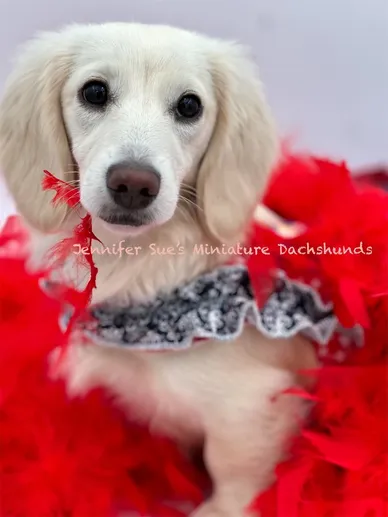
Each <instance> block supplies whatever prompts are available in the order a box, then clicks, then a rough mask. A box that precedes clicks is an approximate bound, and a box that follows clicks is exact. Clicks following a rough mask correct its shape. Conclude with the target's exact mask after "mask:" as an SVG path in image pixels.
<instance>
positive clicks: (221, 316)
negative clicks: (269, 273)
mask: <svg viewBox="0 0 388 517" xmlns="http://www.w3.org/2000/svg"><path fill="white" fill-rule="evenodd" d="M92 315H93V316H94V319H95V325H94V326H93V330H92V331H89V332H92V335H93V338H94V339H95V340H97V341H99V342H110V343H114V344H117V345H121V346H126V347H132V348H136V349H143V350H144V349H145V350H166V349H181V348H185V347H189V346H191V345H192V344H193V342H195V341H196V340H198V339H208V338H212V339H218V340H229V339H233V338H236V337H237V336H238V335H239V334H240V333H241V331H242V329H243V327H244V325H246V324H250V325H254V326H255V327H257V328H258V329H259V330H260V331H261V332H262V333H263V334H265V335H266V336H269V337H272V338H287V337H292V336H294V335H296V334H297V333H299V332H302V333H303V334H305V335H306V336H307V337H309V338H311V339H312V340H314V341H315V342H316V343H317V344H318V345H319V346H320V347H321V348H324V347H325V346H327V344H328V343H329V341H330V339H331V338H332V336H333V335H334V333H335V332H337V331H338V328H339V325H338V321H337V319H336V317H335V315H334V312H333V307H332V305H331V304H325V303H323V301H322V300H321V298H320V296H319V295H318V294H317V292H315V291H314V289H312V288H311V287H309V286H306V285H303V284H301V283H298V282H291V281H289V280H288V279H287V278H286V276H285V275H279V277H278V279H277V282H276V286H275V289H274V291H273V292H272V294H271V295H270V296H269V297H268V298H267V301H266V303H265V304H264V305H263V306H262V307H261V308H259V307H258V306H257V303H256V300H255V297H254V294H253V291H252V287H251V283H250V279H249V273H248V270H247V268H246V266H244V265H233V266H224V267H220V268H219V269H216V270H215V271H212V272H211V273H207V274H204V275H202V276H199V277H198V278H196V279H194V280H193V281H191V282H190V283H188V284H186V285H183V286H181V287H179V288H177V289H175V290H173V291H172V292H171V293H169V294H166V295H162V296H159V297H158V298H156V299H155V300H153V301H152V302H150V303H146V304H140V305H132V306H128V307H125V308H123V307H113V306H109V305H102V306H99V307H95V308H94V309H93V310H92ZM353 334H354V333H353ZM353 334H352V336H349V337H346V336H345V337H344V343H345V345H348V344H349V343H348V342H347V341H349V342H350V341H351V340H353V338H354V335H353ZM345 338H346V339H345ZM346 340H347V341H346Z"/></svg>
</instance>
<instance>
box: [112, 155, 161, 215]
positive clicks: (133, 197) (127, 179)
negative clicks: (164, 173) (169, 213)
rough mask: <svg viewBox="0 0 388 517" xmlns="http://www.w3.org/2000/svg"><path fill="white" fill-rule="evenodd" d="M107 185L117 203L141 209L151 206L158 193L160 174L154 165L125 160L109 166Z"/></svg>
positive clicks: (124, 206)
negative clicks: (149, 165)
mask: <svg viewBox="0 0 388 517" xmlns="http://www.w3.org/2000/svg"><path fill="white" fill-rule="evenodd" d="M106 185H107V187H108V191H109V193H110V195H111V196H112V198H113V200H114V202H115V203H116V204H117V205H119V206H121V207H123V208H128V209H133V210H135V209H141V208H146V207H147V206H149V205H150V204H151V203H152V201H153V200H154V199H155V198H156V196H157V195H158V193H159V189H160V175H159V173H158V172H157V171H156V170H154V169H153V168H152V167H148V166H147V167H145V166H141V165H139V164H133V163H126V162H123V163H118V164H115V165H111V166H110V167H109V169H108V172H107V176H106Z"/></svg>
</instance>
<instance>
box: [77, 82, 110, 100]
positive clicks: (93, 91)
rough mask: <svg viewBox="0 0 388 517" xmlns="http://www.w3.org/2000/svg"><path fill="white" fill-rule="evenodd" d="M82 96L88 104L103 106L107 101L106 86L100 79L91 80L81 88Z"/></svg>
mask: <svg viewBox="0 0 388 517" xmlns="http://www.w3.org/2000/svg"><path fill="white" fill-rule="evenodd" d="M82 98H83V99H84V101H85V102H87V103H88V104H93V105H94V106H104V105H105V104H106V103H107V102H108V87H107V86H106V84H105V83H103V82H101V81H91V82H90V83H86V84H85V86H84V87H83V88H82Z"/></svg>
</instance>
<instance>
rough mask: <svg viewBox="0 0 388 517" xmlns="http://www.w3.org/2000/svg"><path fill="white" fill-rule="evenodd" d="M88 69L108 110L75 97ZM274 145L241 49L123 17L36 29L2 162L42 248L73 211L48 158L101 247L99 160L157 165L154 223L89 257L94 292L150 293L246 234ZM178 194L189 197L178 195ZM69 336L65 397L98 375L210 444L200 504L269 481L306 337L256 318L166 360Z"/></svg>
mask: <svg viewBox="0 0 388 517" xmlns="http://www.w3.org/2000/svg"><path fill="white" fill-rule="evenodd" d="M92 78H93V79H96V78H99V79H100V78H103V79H104V80H106V81H107V82H108V83H109V85H110V87H111V89H112V90H113V91H114V92H115V102H114V103H113V104H112V105H110V107H109V109H107V110H106V111H105V112H103V113H102V112H97V111H95V112H94V111H92V110H90V109H85V107H84V106H83V105H82V103H80V102H79V100H78V96H77V92H78V90H79V89H80V87H81V86H82V85H83V84H84V83H85V82H86V81H87V80H89V79H92ZM185 91H193V92H195V93H197V94H198V95H199V96H200V97H201V99H202V102H203V105H204V112H203V116H202V118H200V119H199V121H198V122H196V123H193V124H190V125H181V124H179V123H177V121H176V120H175V119H174V117H173V116H172V114H171V109H169V108H170V107H171V105H173V103H174V101H176V100H177V98H179V96H180V95H181V94H182V93H184V92H185ZM276 150H277V141H276V134H275V130H274V126H273V123H272V121H271V116H270V113H269V110H268V106H267V103H266V101H265V98H264V95H263V92H262V87H261V84H260V81H259V80H258V78H257V72H256V70H255V67H254V65H253V64H252V62H251V61H250V60H249V58H247V57H246V55H245V52H244V50H243V49H242V48H241V47H239V46H238V45H235V44H232V43H228V42H224V41H219V40H214V39H211V38H207V37H204V36H201V35H198V34H194V33H190V32H186V31H183V30H179V29H174V28H171V27H164V26H144V25H139V24H120V23H117V24H105V25H95V26H94V25H89V26H71V27H68V28H65V29H64V30H63V31H61V32H58V33H46V34H42V35H40V36H38V37H37V38H36V39H35V40H34V41H32V42H29V43H28V44H27V45H26V47H25V49H24V50H23V51H22V52H21V54H20V58H19V60H18V61H17V63H16V64H15V68H14V72H13V74H12V75H11V77H10V78H9V81H8V83H7V86H6V90H5V95H4V98H3V101H2V104H1V107H0V165H1V168H2V169H3V170H4V173H5V179H6V181H7V185H8V187H9V189H10V190H11V192H12V194H13V196H14V198H15V201H16V204H17V207H18V209H19V210H20V212H21V214H22V215H23V217H24V219H25V222H26V225H28V227H29V228H30V229H31V230H32V233H33V236H34V242H35V243H36V244H37V248H39V249H38V250H37V252H39V253H38V254H42V252H44V251H45V250H46V249H47V248H48V247H49V246H50V245H51V244H52V243H53V242H55V241H57V240H59V239H60V238H61V237H63V235H66V233H67V232H69V231H70V229H71V228H72V227H73V226H74V224H75V223H76V222H77V220H78V216H79V212H78V214H77V213H76V212H75V211H74V210H73V211H72V210H68V209H65V208H63V207H57V208H54V207H53V206H52V205H51V204H50V200H51V198H52V194H49V193H47V192H46V193H43V192H42V191H41V188H40V182H41V179H42V171H43V169H48V170H50V171H51V172H53V173H54V174H56V175H57V176H59V177H61V178H63V179H74V178H75V179H77V178H79V187H80V194H81V203H82V206H83V209H85V210H87V211H89V212H90V213H91V214H92V216H93V229H94V231H95V233H96V234H97V236H98V237H99V238H100V239H101V240H102V241H103V242H104V245H105V246H112V245H113V244H115V243H116V244H117V242H118V241H120V240H121V239H122V237H121V236H120V237H119V236H118V235H117V234H116V233H115V232H114V231H113V230H114V229H113V228H112V227H111V226H110V225H107V224H106V223H105V224H103V223H102V221H101V220H100V219H99V215H100V212H101V210H102V209H103V207H104V206H106V205H110V204H111V203H112V202H111V200H110V199H109V197H108V195H107V190H106V186H105V174H106V171H107V168H108V167H109V166H110V165H112V164H115V163H117V162H119V161H121V160H126V159H135V160H139V159H146V160H147V161H148V162H149V163H150V164H151V165H152V166H154V167H155V168H157V169H158V170H159V171H160V173H161V179H162V184H161V190H160V193H159V195H158V197H157V198H156V200H155V201H154V203H153V204H152V205H151V206H150V208H149V214H150V216H151V219H152V224H149V225H148V226H145V227H142V228H140V230H139V229H137V230H136V231H135V229H134V228H124V229H123V228H122V229H121V230H123V231H124V232H125V233H126V236H125V239H124V240H125V246H128V247H131V248H132V249H134V248H136V247H137V248H139V249H140V252H139V253H138V254H136V255H131V256H129V255H127V254H123V255H122V256H118V255H115V256H114V255H112V254H109V253H105V254H103V255H98V254H95V257H94V258H95V261H96V263H97V266H98V267H99V278H98V285H97V290H96V293H95V298H94V302H100V301H102V300H106V299H113V298H115V300H116V302H117V303H128V301H129V300H133V301H137V302H139V301H144V300H147V299H150V298H152V297H154V296H155V295H156V294H157V293H158V292H161V291H169V290H171V289H172V288H174V287H175V286H177V285H179V284H181V283H183V282H187V281H188V280H190V279H192V278H193V277H195V276H196V275H198V274H200V273H203V272H205V271H208V270H210V269H212V268H214V267H216V266H217V265H219V264H221V263H223V262H225V261H226V260H227V259H228V257H226V256H223V255H200V254H194V253H191V252H190V250H192V248H193V246H194V245H195V244H197V245H200V244H213V245H214V244H222V243H227V244H236V243H237V242H239V241H241V240H242V239H243V237H244V231H245V228H246V225H247V223H248V221H249V219H250V217H252V214H253V211H254V209H255V206H256V204H257V202H258V200H259V199H260V196H261V194H262V193H263V190H264V188H265V185H266V181H267V178H268V175H269V172H270V170H271V167H272V165H273V163H274V160H275V159H276ZM188 191H189V192H190V196H189V197H190V199H189V200H186V199H182V197H183V196H185V197H187V194H188ZM151 244H153V250H157V252H153V251H151V250H150V245H151ZM179 246H183V247H184V249H185V252H184V253H182V254H181V253H179V251H178V247H179ZM171 248H172V249H173V250H174V249H175V250H176V254H172V253H171ZM168 249H170V251H168ZM74 340H75V344H74V346H73V347H72V348H71V349H70V352H69V355H68V358H67V362H66V363H64V366H63V370H62V373H63V375H65V376H66V378H67V385H68V390H69V393H70V394H72V395H77V394H80V393H82V392H85V391H87V390H88V389H90V388H91V387H92V386H94V385H103V386H105V387H106V388H107V389H109V390H111V391H112V393H113V394H115V395H116V396H117V399H118V401H119V402H120V403H121V404H123V405H124V407H129V408H130V412H131V414H137V415H138V416H139V418H145V419H146V420H147V421H148V422H149V424H150V425H151V426H152V427H153V428H154V429H155V430H156V431H159V432H160V431H162V432H166V433H167V434H170V435H172V436H174V437H176V438H177V439H180V440H182V441H183V442H185V443H188V444H191V445H195V444H198V443H204V446H205V461H206V464H207V467H208V469H209V472H210V474H211V475H212V477H213V480H214V484H215V488H214V493H213V496H212V498H211V499H210V500H209V501H208V502H207V503H205V504H204V505H203V506H202V507H201V508H200V509H199V510H198V511H197V512H196V513H195V515H196V516H197V517H199V516H201V517H215V516H219V517H221V516H223V517H241V516H242V515H243V513H244V507H245V505H247V504H248V503H249V502H250V500H251V499H252V497H253V496H254V495H255V494H256V492H257V491H261V490H263V489H265V488H266V487H267V486H268V484H269V483H270V482H271V480H272V477H273V473H274V467H275V465H276V463H277V462H278V460H279V459H280V458H281V457H282V455H283V452H284V449H283V446H284V443H285V442H286V440H287V438H288V436H289V433H290V432H292V430H294V429H296V420H295V418H296V413H299V412H300V409H301V403H300V402H299V401H298V400H297V399H295V398H294V397H291V396H289V395H288V396H286V395H283V396H280V397H279V398H277V399H275V400H273V396H274V395H276V394H278V393H279V392H280V391H282V390H283V389H284V388H287V387H289V386H291V385H292V384H293V383H295V382H299V381H301V378H299V376H298V375H297V373H296V372H297V371H298V370H299V369H300V368H303V367H310V366H312V365H314V364H315V357H314V354H313V352H312V351H311V350H310V346H309V345H308V344H307V343H306V342H305V341H303V340H302V339H299V338H296V339H294V340H286V341H282V340H279V341H276V342H275V341H271V340H268V339H265V338H264V337H263V336H261V335H260V334H259V333H258V332H257V331H256V330H253V329H250V328H247V329H246V330H245V331H244V333H243V334H242V336H240V337H239V338H238V339H237V340H235V341H232V342H229V343H218V342H212V341H209V342H206V343H205V344H201V345H198V346H195V347H194V348H192V349H190V350H187V351H184V352H179V353H176V352H174V353H170V352H169V353H166V354H162V355H159V354H148V353H134V352H129V351H127V350H122V349H117V348H105V347H95V346H88V347H86V348H85V347H79V346H77V339H76V336H75V337H74Z"/></svg>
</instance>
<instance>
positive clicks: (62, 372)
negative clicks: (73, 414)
mask: <svg viewBox="0 0 388 517" xmlns="http://www.w3.org/2000/svg"><path fill="white" fill-rule="evenodd" d="M99 352H100V351H99V347H98V346H95V345H89V344H77V343H75V344H72V345H70V346H69V347H68V349H66V350H62V349H55V350H54V352H52V354H51V355H50V357H49V375H50V377H51V378H52V379H63V380H64V381H65V384H66V391H67V394H68V396H69V397H77V396H83V395H86V394H87V393H88V392H89V391H90V390H91V389H93V388H96V387H97V386H98V385H99V384H100V374H99V372H100V371H101V357H100V353H99Z"/></svg>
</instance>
